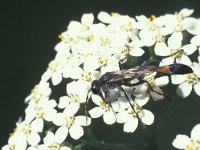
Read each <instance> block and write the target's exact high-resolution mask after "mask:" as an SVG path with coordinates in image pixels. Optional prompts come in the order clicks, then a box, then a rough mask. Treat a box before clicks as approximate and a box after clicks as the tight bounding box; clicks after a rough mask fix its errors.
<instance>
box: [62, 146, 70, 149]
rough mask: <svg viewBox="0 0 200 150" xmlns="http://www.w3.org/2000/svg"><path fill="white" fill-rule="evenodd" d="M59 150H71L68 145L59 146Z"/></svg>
mask: <svg viewBox="0 0 200 150" xmlns="http://www.w3.org/2000/svg"><path fill="white" fill-rule="evenodd" d="M60 150H72V149H71V148H70V147H67V146H62V147H61V148H60Z"/></svg>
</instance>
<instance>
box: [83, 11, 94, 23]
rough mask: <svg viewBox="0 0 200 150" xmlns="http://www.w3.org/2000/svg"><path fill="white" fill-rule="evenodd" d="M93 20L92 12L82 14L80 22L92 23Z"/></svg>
mask: <svg viewBox="0 0 200 150" xmlns="http://www.w3.org/2000/svg"><path fill="white" fill-rule="evenodd" d="M93 21H94V15H93V14H92V13H90V14H83V16H82V18H81V23H82V24H84V25H92V23H93Z"/></svg>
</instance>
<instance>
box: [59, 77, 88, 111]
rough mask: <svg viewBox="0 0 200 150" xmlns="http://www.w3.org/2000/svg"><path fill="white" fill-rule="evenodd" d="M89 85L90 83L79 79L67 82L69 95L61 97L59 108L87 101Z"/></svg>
mask: <svg viewBox="0 0 200 150" xmlns="http://www.w3.org/2000/svg"><path fill="white" fill-rule="evenodd" d="M88 90H89V87H88V85H87V84H86V83H85V82H83V81H81V80H79V81H73V82H70V83H68V84H67V96H62V97H60V99H59V104H58V107H59V108H61V109H62V108H65V107H68V106H69V105H78V106H80V103H84V102H86V98H87V94H88Z"/></svg>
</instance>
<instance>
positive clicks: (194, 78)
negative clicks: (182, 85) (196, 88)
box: [186, 73, 199, 84]
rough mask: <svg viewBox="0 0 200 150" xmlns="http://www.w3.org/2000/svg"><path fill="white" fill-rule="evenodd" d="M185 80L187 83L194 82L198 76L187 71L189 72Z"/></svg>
mask: <svg viewBox="0 0 200 150" xmlns="http://www.w3.org/2000/svg"><path fill="white" fill-rule="evenodd" d="M186 81H187V82H188V83H192V84H196V83H197V82H198V81H199V78H198V76H197V75H196V74H195V73H189V74H187V79H186Z"/></svg>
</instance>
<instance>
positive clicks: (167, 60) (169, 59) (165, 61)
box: [159, 57, 174, 66]
mask: <svg viewBox="0 0 200 150" xmlns="http://www.w3.org/2000/svg"><path fill="white" fill-rule="evenodd" d="M173 63H174V58H173V57H167V58H164V59H162V61H161V62H160V64H159V66H164V65H170V64H173Z"/></svg>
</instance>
